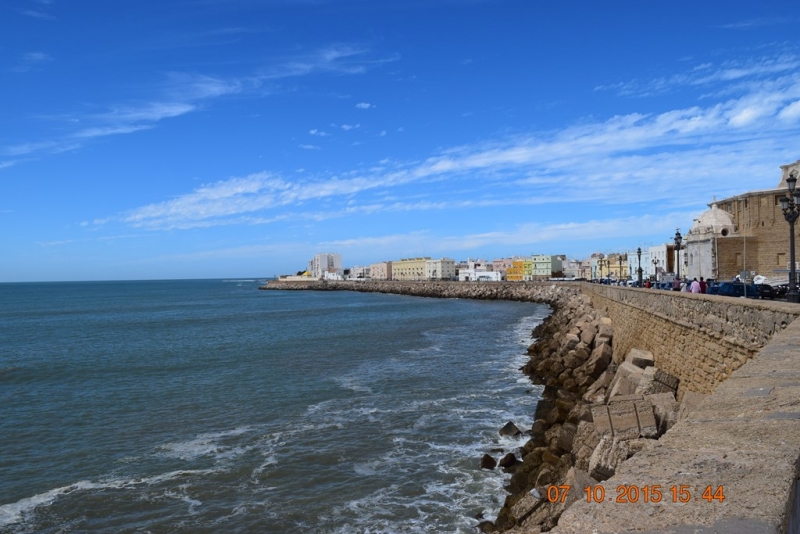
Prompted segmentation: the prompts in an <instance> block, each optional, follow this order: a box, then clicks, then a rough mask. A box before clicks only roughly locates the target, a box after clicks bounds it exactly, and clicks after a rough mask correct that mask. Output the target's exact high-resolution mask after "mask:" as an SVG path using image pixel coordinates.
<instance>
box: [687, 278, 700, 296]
mask: <svg viewBox="0 0 800 534" xmlns="http://www.w3.org/2000/svg"><path fill="white" fill-rule="evenodd" d="M689 291H691V292H692V293H700V282H698V281H697V278H694V279H693V280H692V285H691V286H689Z"/></svg>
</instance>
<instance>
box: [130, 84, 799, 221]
mask: <svg viewBox="0 0 800 534" xmlns="http://www.w3.org/2000/svg"><path fill="white" fill-rule="evenodd" d="M706 104H707V105H706V106H692V107H688V108H682V109H674V110H669V111H664V112H662V113H631V114H627V115H620V116H614V117H610V118H608V119H606V120H602V121H594V122H583V123H580V124H575V125H572V126H568V127H565V128H563V129H560V130H556V131H551V132H538V133H534V134H530V135H525V136H518V137H513V138H506V139H499V140H493V141H487V142H485V143H480V144H474V145H467V146H461V147H454V148H452V149H449V150H445V151H443V152H441V153H439V154H437V155H434V156H432V157H430V158H427V159H425V160H420V161H406V162H397V161H391V160H384V161H381V162H380V163H379V164H376V165H373V166H372V167H369V168H358V169H354V170H350V171H343V172H340V173H337V174H331V175H322V174H320V175H316V176H311V175H304V177H303V179H302V180H300V179H296V180H292V179H288V178H285V177H282V176H279V175H276V174H273V173H258V174H253V175H250V176H246V177H243V178H230V179H227V180H222V181H219V182H216V183H214V184H210V185H205V186H203V187H201V188H199V189H197V190H195V191H193V192H191V193H187V194H185V195H182V196H180V197H178V198H176V199H172V200H168V201H165V202H160V203H155V204H150V205H147V206H143V207H141V208H137V209H134V210H132V211H130V212H128V213H126V214H123V215H122V216H120V220H122V221H123V222H125V223H126V224H129V225H132V226H137V227H143V228H149V229H174V228H196V227H201V226H202V227H208V226H216V225H230V224H267V223H270V222H275V221H283V220H288V219H308V218H311V219H314V220H322V219H325V218H330V217H346V216H351V215H355V214H360V215H363V214H369V213H377V212H381V211H425V210H458V209H467V208H476V207H501V206H513V205H518V206H522V205H530V206H533V205H541V204H545V203H546V204H569V205H571V206H573V207H574V206H580V205H581V203H591V204H594V205H597V204H602V205H607V206H620V208H619V209H623V208H622V207H623V206H624V207H625V208H624V209H630V206H632V205H636V204H637V203H641V202H647V201H650V200H652V199H654V198H658V199H660V202H659V209H660V210H661V211H663V210H669V209H672V210H675V209H686V208H687V207H688V206H696V205H697V200H698V198H710V197H711V196H712V195H714V194H720V195H724V194H728V193H732V192H734V191H741V190H743V189H744V190H747V189H752V188H753V187H754V186H753V183H754V180H762V183H763V180H766V181H767V183H768V185H767V186H766V187H769V186H771V184H769V182H771V181H772V180H775V182H776V183H777V180H778V178H779V172H778V169H777V163H775V162H787V161H793V160H794V159H796V157H795V156H796V155H795V154H794V153H793V151H792V150H791V147H792V145H791V143H790V141H791V140H793V139H794V138H795V137H796V135H797V132H798V128H799V127H800V122H799V121H800V78H795V77H794V76H784V77H778V78H774V79H772V80H771V81H770V83H768V84H758V85H754V86H753V87H752V88H750V92H749V93H747V94H744V95H742V96H740V97H739V98H730V99H727V100H722V101H718V102H710V101H709V102H707V103H706ZM301 147H302V148H306V149H315V148H316V147H315V145H301ZM478 177H480V178H478ZM722 177H724V179H722ZM411 184H414V185H413V188H412V187H411ZM762 187H763V186H762ZM390 192H391V193H392V194H393V195H394V196H396V197H397V198H401V199H403V200H399V201H395V202H387V201H386V200H382V199H381V196H383V197H386V196H387V195H388V193H390ZM443 192H446V195H444V196H445V198H447V199H448V200H447V201H442V200H441V197H442V193H443ZM411 194H415V195H420V198H419V199H417V200H415V201H411V200H409V195H411ZM434 198H435V200H434ZM303 206H305V207H306V209H303V208H302V207H303ZM297 209H303V211H292V210H297ZM287 210H288V211H287Z"/></svg>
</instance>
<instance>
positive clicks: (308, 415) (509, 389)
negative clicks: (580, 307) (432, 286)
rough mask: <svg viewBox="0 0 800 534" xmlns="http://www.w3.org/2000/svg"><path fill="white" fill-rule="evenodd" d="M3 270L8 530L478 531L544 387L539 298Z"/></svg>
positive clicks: (0, 418) (0, 334)
mask: <svg viewBox="0 0 800 534" xmlns="http://www.w3.org/2000/svg"><path fill="white" fill-rule="evenodd" d="M261 283H263V280H255V279H231V280H177V281H176V280H169V281H130V282H128V281H126V282H71V283H16V284H0V532H2V533H18V534H22V533H68V532H103V533H123V532H141V533H153V534H155V533H168V532H169V533H184V532H185V533H205V532H208V533H212V532H225V533H238V532H241V533H249V532H255V533H273V532H274V533H284V532H331V533H393V532H420V533H422V532H425V533H428V532H464V533H467V532H469V533H473V532H476V526H477V524H478V522H479V520H481V519H480V518H483V519H484V520H485V519H489V520H491V519H494V518H495V517H496V514H497V512H498V511H499V509H500V507H501V506H502V503H503V499H504V497H505V492H504V490H503V486H504V485H505V484H507V483H508V481H509V478H510V475H508V474H506V473H503V472H502V470H499V469H497V470H492V471H490V470H486V469H480V460H481V457H482V456H483V455H484V454H486V453H490V454H492V456H493V457H495V458H496V459H499V458H500V457H501V456H502V454H503V453H501V452H500V449H502V451H504V452H510V451H514V450H516V448H518V447H519V446H520V445H521V444H522V443H523V442H524V440H525V437H520V438H510V437H501V436H500V435H499V434H498V430H499V429H500V428H501V427H502V426H503V425H504V424H505V423H506V422H508V421H513V422H514V423H515V424H516V425H517V426H518V427H520V428H521V429H526V428H530V425H531V423H532V422H533V421H532V419H533V412H534V409H535V406H536V402H537V401H538V400H539V399H540V398H541V397H540V394H541V388H540V387H538V386H534V385H532V384H531V383H530V381H529V380H528V378H527V377H525V376H524V375H523V374H522V373H521V372H520V370H519V368H520V367H521V366H522V365H524V363H525V362H526V361H527V356H526V355H525V348H526V347H527V346H528V345H529V344H530V343H531V341H532V340H531V330H532V329H533V328H534V327H535V326H536V325H537V324H539V323H540V322H541V321H542V320H543V319H544V318H545V317H546V316H547V315H548V314H549V312H550V309H549V308H548V307H547V306H543V305H540V304H533V303H522V302H503V301H476V300H462V299H435V298H421V297H410V296H401V295H388V294H376V293H357V292H349V291H330V292H317V291H259V290H258V286H259V285H260V284H261Z"/></svg>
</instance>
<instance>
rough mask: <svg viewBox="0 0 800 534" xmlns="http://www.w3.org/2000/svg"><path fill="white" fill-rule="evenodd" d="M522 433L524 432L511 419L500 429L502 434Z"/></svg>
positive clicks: (517, 434)
mask: <svg viewBox="0 0 800 534" xmlns="http://www.w3.org/2000/svg"><path fill="white" fill-rule="evenodd" d="M520 434H522V431H521V430H520V429H519V428H517V425H515V424H514V423H512V422H511V421H509V422H508V423H506V424H505V426H503V428H501V429H500V435H501V436H519V435H520Z"/></svg>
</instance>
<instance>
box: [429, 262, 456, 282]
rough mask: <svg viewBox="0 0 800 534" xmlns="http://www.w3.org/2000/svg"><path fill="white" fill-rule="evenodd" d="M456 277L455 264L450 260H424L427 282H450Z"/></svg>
mask: <svg viewBox="0 0 800 534" xmlns="http://www.w3.org/2000/svg"><path fill="white" fill-rule="evenodd" d="M455 276H456V262H455V260H451V259H450V258H441V259H439V260H425V278H427V279H428V280H452V279H453V278H455Z"/></svg>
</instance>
